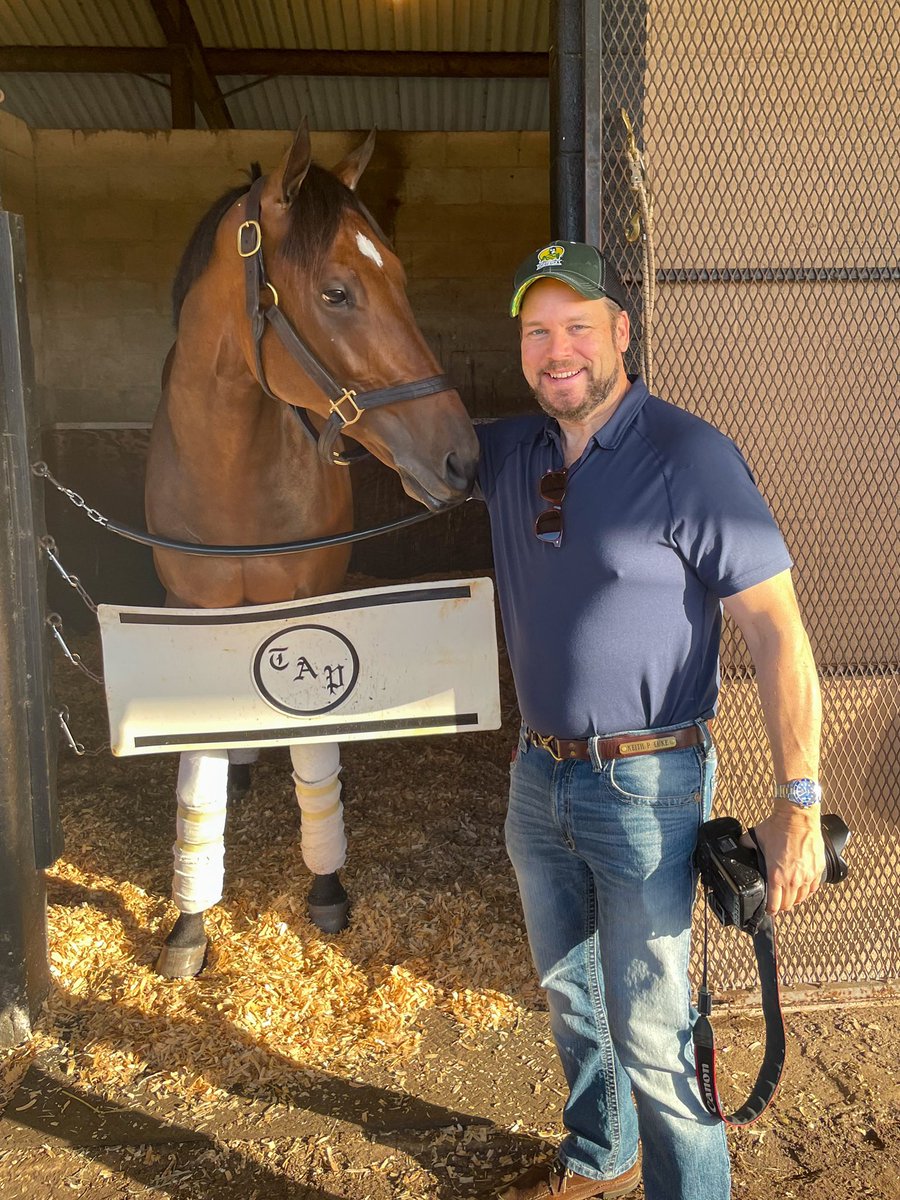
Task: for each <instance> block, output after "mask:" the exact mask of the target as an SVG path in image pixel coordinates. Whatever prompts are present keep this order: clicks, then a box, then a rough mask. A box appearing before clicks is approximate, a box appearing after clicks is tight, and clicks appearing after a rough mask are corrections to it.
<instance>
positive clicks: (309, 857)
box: [291, 742, 347, 875]
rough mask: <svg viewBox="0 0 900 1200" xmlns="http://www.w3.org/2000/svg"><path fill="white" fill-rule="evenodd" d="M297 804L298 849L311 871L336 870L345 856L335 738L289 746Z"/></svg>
mask: <svg viewBox="0 0 900 1200" xmlns="http://www.w3.org/2000/svg"><path fill="white" fill-rule="evenodd" d="M291 762H292V763H293V766H294V786H295V787H296V790H297V803H298V804H299V805H300V849H301V852H302V854H303V861H304V862H305V863H306V865H307V866H308V867H309V869H310V870H311V871H312V873H313V874H314V875H330V874H331V872H332V871H339V870H340V868H341V867H342V866H343V865H344V863H345V862H346V860H347V839H346V837H345V836H344V806H343V804H342V803H341V781H340V780H339V779H338V775H339V774H340V771H341V748H340V746H339V745H338V743H337V742H314V743H312V744H311V745H310V744H306V745H294V746H291Z"/></svg>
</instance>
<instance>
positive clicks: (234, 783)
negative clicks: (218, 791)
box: [228, 763, 250, 803]
mask: <svg viewBox="0 0 900 1200" xmlns="http://www.w3.org/2000/svg"><path fill="white" fill-rule="evenodd" d="M249 791H250V764H249V763H231V764H229V767H228V800H229V803H231V802H232V801H235V800H241V799H243V797H244V796H246V795H247V793H248V792H249Z"/></svg>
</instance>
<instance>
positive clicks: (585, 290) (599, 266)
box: [509, 241, 625, 317]
mask: <svg viewBox="0 0 900 1200" xmlns="http://www.w3.org/2000/svg"><path fill="white" fill-rule="evenodd" d="M539 279H561V280H562V282H563V283H567V284H568V285H569V287H572V288H574V289H575V291H576V292H578V293H579V295H581V296H584V298H585V299H586V300H602V299H603V297H604V296H607V297H608V298H609V299H610V300H612V301H614V302H615V303H616V304H618V305H619V307H620V308H624V307H625V289H624V288H623V287H622V285H621V283H620V282H619V280H618V279H617V278H616V273H615V271H613V269H612V267H610V265H609V263H608V262H607V261H606V259H605V258H604V257H603V255H602V254H601V253H600V251H599V250H598V249H597V247H596V246H588V245H586V244H585V243H584V242H561V241H560V242H550V243H549V245H547V246H544V247H543V249H541V250H538V251H536V252H535V253H534V254H530V255H529V256H528V258H526V259H525V261H524V262H523V263H522V264H521V265H520V267H519V269H518V271H516V279H515V283H514V284H513V287H514V288H515V290H514V292H513V298H512V300H511V301H510V305H509V315H510V316H511V317H517V316H518V315H519V309H520V308H521V307H522V297H523V296H524V295H525V293H526V292H527V291H528V289H529V288H530V287H531V285H532V284H533V283H537V281H538V280H539Z"/></svg>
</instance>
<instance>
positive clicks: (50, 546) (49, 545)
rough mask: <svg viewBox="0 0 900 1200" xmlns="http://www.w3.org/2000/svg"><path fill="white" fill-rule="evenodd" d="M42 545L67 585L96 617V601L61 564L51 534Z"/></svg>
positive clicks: (44, 538) (45, 537)
mask: <svg viewBox="0 0 900 1200" xmlns="http://www.w3.org/2000/svg"><path fill="white" fill-rule="evenodd" d="M40 545H41V549H42V550H43V551H44V553H45V554H46V555H47V557H48V558H49V559H50V561H51V562H52V563H53V565H54V567H56V569H57V571H58V572H59V573H60V575H61V576H62V577H63V579H64V580H65V581H66V583H67V584H68V585H69V586H70V587H73V588H74V589H75V591H76V592H77V593H78V595H79V596H80V597H81V598H82V600H83V601H84V602H85V604H86V605H87V607H88V608H89V609H90V610H91V612H92V613H93V614H94V616H96V615H97V605H96V604H95V603H94V601H93V600H92V599H91V597H90V596H89V595H88V593H87V591H86V590H85V587H84V585H83V584H82V582H81V580H80V579H79V578H78V576H77V575H70V574H69V572H68V571H67V570H66V568H65V567H64V566H63V565H62V563H61V562H60V560H59V557H58V555H59V550H58V549H57V546H56V542H55V541H54V540H53V538H52V537H50V535H49V534H45V535H44V537H42V538H41V541H40Z"/></svg>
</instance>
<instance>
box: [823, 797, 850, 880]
mask: <svg viewBox="0 0 900 1200" xmlns="http://www.w3.org/2000/svg"><path fill="white" fill-rule="evenodd" d="M849 837H850V830H849V829H848V827H847V826H846V825H845V824H844V822H843V821H842V820H841V818H840V817H839V816H837V815H836V814H835V813H825V815H824V816H823V817H822V839H823V841H824V842H825V873H824V874H823V876H822V882H823V883H840V882H841V880H842V879H846V878H847V864H846V863H845V862H844V860H843V858H841V855H842V854H843V852H844V847H845V846H846V845H847V839H848V838H849Z"/></svg>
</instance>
